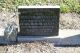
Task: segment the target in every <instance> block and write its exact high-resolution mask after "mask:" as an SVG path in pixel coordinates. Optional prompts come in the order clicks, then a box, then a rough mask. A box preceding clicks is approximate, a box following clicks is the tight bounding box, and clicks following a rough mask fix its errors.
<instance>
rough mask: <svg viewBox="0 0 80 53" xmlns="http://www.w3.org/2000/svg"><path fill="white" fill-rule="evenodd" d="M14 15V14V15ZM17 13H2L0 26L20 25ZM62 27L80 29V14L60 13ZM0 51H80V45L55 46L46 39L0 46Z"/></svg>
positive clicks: (44, 52) (70, 52) (28, 52)
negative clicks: (8, 24)
mask: <svg viewBox="0 0 80 53" xmlns="http://www.w3.org/2000/svg"><path fill="white" fill-rule="evenodd" d="M13 15H14V16H13ZM16 15H17V13H16V14H15V13H7V12H1V13H0V27H6V24H7V23H10V22H15V23H17V25H18V18H17V17H18V16H16ZM59 28H60V29H80V15H79V14H76V13H66V14H60V27H59ZM0 53H80V47H79V46H75V47H70V46H64V47H62V46H55V45H54V43H49V42H46V41H42V42H37V41H35V42H27V43H18V44H15V45H14V44H13V45H5V46H2V45H1V46H0Z"/></svg>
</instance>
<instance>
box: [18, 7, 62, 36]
mask: <svg viewBox="0 0 80 53" xmlns="http://www.w3.org/2000/svg"><path fill="white" fill-rule="evenodd" d="M18 12H19V26H20V32H19V35H21V36H57V35H58V31H59V12H60V7H59V6H19V7H18Z"/></svg>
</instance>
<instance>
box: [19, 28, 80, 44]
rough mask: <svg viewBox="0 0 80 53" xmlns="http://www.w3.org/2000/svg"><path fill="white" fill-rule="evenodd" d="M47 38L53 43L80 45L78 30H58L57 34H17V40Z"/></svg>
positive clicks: (25, 40) (79, 31)
mask: <svg viewBox="0 0 80 53" xmlns="http://www.w3.org/2000/svg"><path fill="white" fill-rule="evenodd" d="M43 40H47V41H49V42H51V43H54V44H55V45H80V30H70V29H67V30H66V29H64V30H59V35H58V36H50V37H46V36H45V37H43V36H42V37H41V36H31V37H28V36H18V42H27V41H43Z"/></svg>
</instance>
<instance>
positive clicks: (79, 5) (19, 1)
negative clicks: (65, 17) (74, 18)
mask: <svg viewBox="0 0 80 53" xmlns="http://www.w3.org/2000/svg"><path fill="white" fill-rule="evenodd" d="M19 5H27V6H29V5H60V7H61V13H68V12H76V13H80V1H79V0H0V10H3V8H5V9H6V11H17V7H18V6H19Z"/></svg>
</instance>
